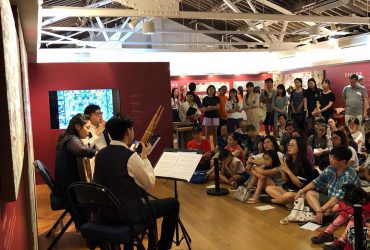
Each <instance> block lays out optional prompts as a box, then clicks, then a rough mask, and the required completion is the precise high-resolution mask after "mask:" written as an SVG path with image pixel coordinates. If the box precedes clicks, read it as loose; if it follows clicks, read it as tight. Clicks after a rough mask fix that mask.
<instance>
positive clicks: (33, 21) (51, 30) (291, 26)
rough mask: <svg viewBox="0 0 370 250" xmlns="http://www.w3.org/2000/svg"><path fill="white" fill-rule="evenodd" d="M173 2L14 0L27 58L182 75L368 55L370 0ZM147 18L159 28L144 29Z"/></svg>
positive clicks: (305, 64)
mask: <svg viewBox="0 0 370 250" xmlns="http://www.w3.org/2000/svg"><path fill="white" fill-rule="evenodd" d="M176 1H177V0H176ZM176 1H174V0H158V1H157V2H156V3H157V4H155V5H150V4H148V3H152V2H153V0H122V1H121V0H58V1H56V0H44V1H41V0H40V1H37V0H12V2H13V3H16V4H18V6H19V9H20V15H21V18H22V25H23V28H24V30H25V32H24V33H25V38H26V44H27V49H28V52H29V58H30V61H36V53H37V61H38V62H90V61H91V62H98V61H106V62H109V61H112V62H119V61H120V62H121V61H168V62H170V65H171V74H172V75H181V74H238V73H259V72H267V71H282V70H287V69H292V68H299V67H309V66H312V65H327V64H338V63H343V62H353V61H359V60H370V49H369V45H366V44H368V43H369V36H368V34H369V30H370V21H369V20H370V19H369V5H370V1H366V0H340V1H333V0H315V1H314V0H304V1H298V0H289V1H280V0H201V1H200V0H182V1H177V2H179V4H178V5H176V4H174V3H176ZM133 4H135V5H133ZM167 4H173V5H171V6H169V7H170V8H169V9H167V8H166V6H167ZM159 6H161V8H159ZM133 19H137V26H136V28H135V29H133V30H132V29H130V28H129V27H128V24H129V22H131V21H132V20H133ZM147 21H153V22H154V23H155V29H156V33H155V34H153V35H143V34H142V33H141V28H142V24H143V22H147ZM314 31H316V32H317V33H316V34H313V33H312V32H314ZM329 38H331V39H330V40H329ZM364 44H365V45H364Z"/></svg>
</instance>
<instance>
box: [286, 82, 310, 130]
mask: <svg viewBox="0 0 370 250" xmlns="http://www.w3.org/2000/svg"><path fill="white" fill-rule="evenodd" d="M294 85H295V88H294V89H293V91H292V93H291V95H290V109H291V118H292V121H293V123H294V125H295V127H296V128H298V129H301V130H303V131H304V121H305V112H307V109H306V108H305V107H304V99H305V96H304V89H303V88H302V78H296V79H295V80H294Z"/></svg>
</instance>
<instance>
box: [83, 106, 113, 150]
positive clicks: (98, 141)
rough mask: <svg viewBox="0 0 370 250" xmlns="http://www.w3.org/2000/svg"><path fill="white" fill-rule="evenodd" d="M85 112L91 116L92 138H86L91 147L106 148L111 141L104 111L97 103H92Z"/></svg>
mask: <svg viewBox="0 0 370 250" xmlns="http://www.w3.org/2000/svg"><path fill="white" fill-rule="evenodd" d="M84 114H85V115H88V116H89V117H90V122H91V127H90V138H88V139H86V142H87V144H88V145H89V146H90V147H94V148H95V149H96V150H101V149H103V148H105V147H106V146H107V145H109V143H110V138H109V134H108V132H107V131H106V130H105V121H104V120H103V112H102V111H101V109H100V107H99V106H98V105H95V104H90V105H89V106H87V107H86V108H85V110H84Z"/></svg>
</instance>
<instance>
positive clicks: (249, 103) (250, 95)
mask: <svg viewBox="0 0 370 250" xmlns="http://www.w3.org/2000/svg"><path fill="white" fill-rule="evenodd" d="M253 90H254V84H253V83H252V82H248V83H247V93H246V94H245V96H244V98H243V100H244V101H243V104H244V105H243V109H244V110H245V113H246V114H247V122H248V124H253V125H254V127H255V128H256V133H257V134H259V133H260V118H259V116H258V107H259V104H260V95H258V94H256V93H254V91H253Z"/></svg>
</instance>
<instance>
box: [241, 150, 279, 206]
mask: <svg viewBox="0 0 370 250" xmlns="http://www.w3.org/2000/svg"><path fill="white" fill-rule="evenodd" d="M280 165H281V163H280V160H279V156H278V154H277V152H276V151H275V150H267V151H265V152H264V153H263V165H261V166H259V167H256V166H252V168H251V169H250V173H251V174H252V178H254V179H257V187H256V190H255V192H254V194H253V195H252V197H250V198H249V199H248V200H247V203H248V204H254V203H257V202H258V200H259V197H260V194H261V192H262V191H263V190H264V189H265V188H267V187H269V186H275V185H276V184H275V182H274V181H273V179H272V176H273V175H276V174H278V173H279V168H280ZM249 182H251V181H249ZM248 185H249V183H248Z"/></svg>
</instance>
